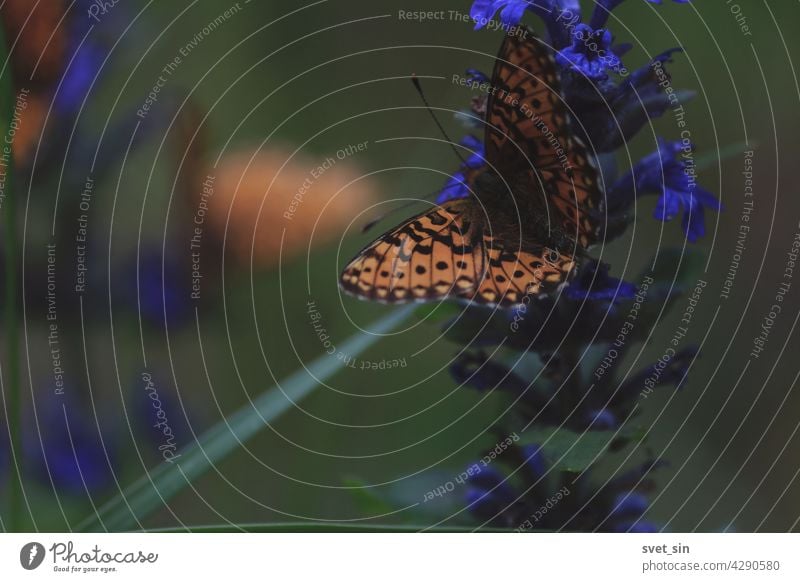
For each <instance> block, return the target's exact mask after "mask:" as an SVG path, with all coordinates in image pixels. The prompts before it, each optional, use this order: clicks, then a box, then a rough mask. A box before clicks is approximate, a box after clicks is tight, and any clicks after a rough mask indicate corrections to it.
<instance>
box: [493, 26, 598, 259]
mask: <svg viewBox="0 0 800 582" xmlns="http://www.w3.org/2000/svg"><path fill="white" fill-rule="evenodd" d="M492 87H493V91H492V93H491V94H490V96H489V100H488V103H487V110H486V122H487V126H486V138H485V144H486V159H487V160H488V162H489V164H490V165H492V166H494V167H495V168H496V169H497V171H498V172H499V173H500V174H502V175H504V176H506V177H511V176H514V175H518V174H520V173H527V174H528V180H529V181H530V182H531V183H537V182H538V181H541V182H542V183H543V184H544V186H545V191H546V192H547V194H548V196H549V198H550V202H551V205H552V207H553V208H554V209H555V210H556V211H557V212H558V214H559V215H560V216H561V217H562V218H563V219H565V220H566V224H565V225H564V230H565V231H567V232H570V233H575V238H576V239H577V240H578V242H580V243H581V245H582V246H584V247H585V246H588V245H590V244H592V243H594V242H596V241H597V239H598V237H599V235H600V233H601V228H600V226H601V225H600V223H599V220H598V215H599V213H600V212H599V211H600V209H601V206H602V189H601V188H600V184H599V176H598V173H597V169H596V168H595V166H594V165H593V163H592V160H591V158H590V156H589V154H588V150H587V148H586V146H585V144H584V143H583V142H582V141H581V140H580V139H578V138H577V137H575V136H574V134H573V131H572V128H571V127H570V116H569V114H568V109H567V106H566V104H565V103H564V100H563V98H562V94H561V85H560V80H559V77H558V72H557V70H556V66H555V62H554V60H553V56H552V51H551V49H550V48H549V47H547V46H546V45H545V44H544V43H543V42H542V41H541V40H540V39H539V38H538V37H536V36H535V35H534V33H533V32H532V31H531V30H529V29H526V34H524V35H520V34H519V33H517V34H513V35H507V36H506V37H505V40H504V41H503V44H502V46H501V47H500V52H499V54H498V55H497V60H496V61H495V67H494V72H493V74H492Z"/></svg>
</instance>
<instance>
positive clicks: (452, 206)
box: [339, 200, 574, 306]
mask: <svg viewBox="0 0 800 582" xmlns="http://www.w3.org/2000/svg"><path fill="white" fill-rule="evenodd" d="M476 210H477V208H476V205H475V202H473V201H472V200H457V201H452V202H447V203H444V204H442V205H441V206H440V207H437V208H436V209H434V210H431V211H428V212H424V213H422V214H419V215H417V216H415V217H413V218H411V219H409V220H408V221H406V222H404V223H403V224H401V225H399V226H397V227H396V228H394V229H392V230H390V231H389V232H387V233H386V234H385V235H383V236H381V237H380V238H379V239H377V240H376V241H374V242H372V243H371V244H369V245H367V247H365V248H364V249H363V250H362V251H361V252H360V253H359V254H358V255H357V256H356V257H355V258H354V259H353V260H352V261H351V262H350V263H349V264H348V265H347V266H346V267H345V269H344V271H343V272H342V276H341V279H340V281H339V285H340V287H341V288H342V289H343V290H344V291H346V292H348V293H350V294H351V295H355V296H356V297H359V298H362V299H370V300H375V301H381V302H384V303H405V302H408V301H430V300H437V299H443V298H445V297H448V296H454V297H459V298H463V299H468V300H471V301H474V302H476V303H481V304H485V305H503V306H508V305H513V304H516V303H519V302H521V301H522V298H523V297H524V296H525V295H526V294H529V295H535V294H538V293H541V292H544V291H548V290H551V289H553V288H555V287H557V286H558V285H559V284H560V283H562V282H563V281H564V280H566V278H567V276H569V274H570V272H571V271H572V268H573V266H574V262H573V261H572V260H571V259H570V258H569V257H566V256H562V255H560V254H559V253H557V252H555V251H552V250H549V249H546V248H544V247H542V246H539V245H535V246H533V247H532V248H526V249H525V250H520V249H513V248H509V247H510V246H519V245H504V244H503V241H501V240H500V239H498V238H495V237H493V236H492V235H491V234H490V233H489V232H488V229H487V228H485V222H484V221H483V220H482V219H481V218H479V217H480V215H479V214H478V213H477V212H476ZM476 217H478V218H476Z"/></svg>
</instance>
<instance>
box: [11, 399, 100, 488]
mask: <svg viewBox="0 0 800 582" xmlns="http://www.w3.org/2000/svg"><path fill="white" fill-rule="evenodd" d="M74 390H75V387H74V386H67V387H66V388H65V395H64V396H60V397H59V396H53V395H51V394H48V395H47V396H46V397H42V398H40V399H39V403H38V405H37V408H36V419H35V422H32V423H30V425H31V427H36V430H38V432H33V431H31V432H29V433H28V434H27V435H26V439H25V450H26V456H27V457H28V458H29V459H30V460H31V461H32V462H33V470H34V474H35V476H36V477H38V478H39V480H40V481H42V483H44V484H46V485H48V486H50V485H51V484H52V487H53V488H54V489H55V490H56V491H57V492H58V493H67V494H71V495H81V494H87V493H88V494H95V493H99V492H102V491H103V490H105V489H107V488H108V487H109V486H111V485H112V484H113V483H114V476H113V471H114V463H115V457H116V455H115V450H116V446H115V440H114V438H113V437H111V436H110V435H109V434H108V433H106V432H101V431H100V429H98V424H97V423H98V422H99V420H98V419H97V418H95V417H94V416H92V415H91V414H88V413H87V410H89V409H90V408H89V406H88V405H87V404H85V403H83V402H80V401H79V400H78V399H77V398H75V397H72V396H68V394H70V393H72V392H73V391H74Z"/></svg>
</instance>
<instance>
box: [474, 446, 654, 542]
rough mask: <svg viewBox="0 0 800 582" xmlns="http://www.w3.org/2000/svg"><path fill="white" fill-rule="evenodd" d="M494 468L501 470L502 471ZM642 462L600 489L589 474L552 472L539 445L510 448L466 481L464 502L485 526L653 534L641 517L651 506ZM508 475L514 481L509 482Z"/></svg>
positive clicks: (647, 469)
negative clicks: (502, 468)
mask: <svg viewBox="0 0 800 582" xmlns="http://www.w3.org/2000/svg"><path fill="white" fill-rule="evenodd" d="M498 466H504V467H506V468H507V469H508V470H509V472H508V473H504V472H502V471H501V470H500V469H499V468H497V467H498ZM656 467H657V464H655V463H653V462H647V463H644V464H643V465H641V466H638V467H636V468H634V469H633V470H631V471H630V472H628V473H625V474H623V475H621V476H618V477H615V478H612V479H610V480H608V481H607V482H606V484H605V485H603V486H602V487H599V488H598V487H596V486H594V485H593V484H592V483H591V481H590V477H589V476H590V473H591V471H583V472H582V473H580V474H579V475H578V476H577V477H576V476H575V474H574V473H569V472H562V471H557V470H553V469H552V467H549V466H548V462H547V459H546V458H545V454H544V452H543V450H542V448H541V447H540V446H539V445H535V444H531V445H526V446H516V445H512V446H511V447H509V448H508V449H506V450H505V452H503V453H502V455H501V456H498V457H497V458H496V459H495V460H494V461H493V465H492V466H490V467H485V468H483V469H482V470H481V471H480V472H478V473H477V474H476V475H474V476H472V477H470V478H469V480H468V481H467V484H468V486H467V490H466V493H465V496H464V502H465V504H466V506H467V508H468V510H469V512H470V513H471V514H472V515H473V516H474V517H475V518H477V519H479V520H481V522H482V523H484V524H486V525H488V526H490V527H499V528H509V529H515V530H517V531H536V530H545V531H554V530H557V531H601V532H640V531H642V532H643V531H648V532H649V531H658V528H657V527H656V526H655V524H653V523H651V522H648V521H646V520H645V519H644V516H645V515H646V513H647V510H648V509H649V506H650V502H649V500H648V499H647V497H646V496H645V495H644V493H643V491H644V490H646V489H650V488H652V487H653V485H654V484H653V481H652V479H651V478H649V476H648V475H649V473H650V472H651V471H652V470H654V469H655V468H656ZM512 473H513V474H514V477H512V476H511V475H512Z"/></svg>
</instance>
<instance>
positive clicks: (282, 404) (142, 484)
mask: <svg viewBox="0 0 800 582" xmlns="http://www.w3.org/2000/svg"><path fill="white" fill-rule="evenodd" d="M415 307H416V306H414V305H410V306H406V307H404V308H402V309H398V310H396V311H393V312H392V313H390V314H389V315H387V316H386V317H384V318H383V319H381V320H379V321H378V322H376V323H375V324H374V325H373V326H372V327H371V329H370V330H368V331H367V332H366V333H359V334H357V335H354V336H351V337H350V338H349V339H348V340H347V341H345V342H344V343H343V344H342V351H343V352H344V353H348V354H353V355H354V356H355V355H358V354H360V353H361V352H363V351H364V350H365V349H367V348H368V347H369V346H371V345H372V344H374V343H375V342H377V341H378V340H380V339H381V337H382V336H383V334H386V333H388V332H389V331H391V330H392V329H394V328H395V327H396V326H397V325H399V324H400V323H402V322H403V321H404V320H405V319H407V318H408V317H409V316H410V315H411V313H412V312H413V310H414V308H415ZM343 367H344V361H343V360H342V359H340V358H335V357H330V356H329V355H327V354H325V355H323V356H321V357H320V358H318V359H316V360H314V361H313V362H311V363H310V364H308V365H306V366H304V367H303V369H302V370H298V371H297V372H295V373H294V374H292V375H291V376H289V377H288V378H286V379H285V380H284V381H282V382H280V383H278V384H277V385H276V386H273V387H272V388H270V389H268V390H267V391H265V392H264V393H262V394H261V395H260V396H258V397H256V398H255V399H253V400H252V401H251V402H250V403H249V404H247V405H245V406H243V407H242V408H240V409H239V410H238V411H236V412H235V413H233V414H232V415H230V416H228V417H227V418H225V419H224V420H223V421H221V422H219V423H217V424H216V425H215V426H213V427H212V428H210V429H209V430H208V431H206V432H205V433H204V434H203V435H201V436H200V438H199V439H198V440H197V442H195V443H193V444H192V445H190V446H189V447H187V448H186V449H185V450H184V451H183V452H182V453H181V456H180V457H179V458H177V459H176V460H175V461H174V462H172V463H166V462H165V463H162V464H160V465H158V466H157V467H156V468H155V469H154V470H152V471H150V472H149V473H147V474H145V475H144V476H143V477H141V478H140V479H138V480H137V481H135V482H134V483H133V484H132V485H130V486H129V487H128V488H127V489H125V490H124V491H123V492H122V493H121V494H119V495H117V496H115V497H114V498H113V499H111V500H110V501H109V502H108V503H106V504H104V505H103V506H102V507H101V508H100V509H99V510H98V512H97V513H96V514H95V515H92V516H89V517H88V518H86V519H85V520H84V521H83V522H82V523H80V524H79V525H78V528H77V529H78V531H101V530H108V531H122V530H129V529H132V528H136V527H137V526H139V527H141V520H142V519H144V518H145V517H147V516H148V515H150V514H151V513H152V512H153V511H155V510H157V509H159V508H161V507H163V506H164V505H165V504H166V503H167V502H168V501H169V500H170V499H172V498H173V497H174V496H175V495H177V494H178V493H180V492H181V491H182V490H183V489H185V488H186V487H188V486H189V485H190V484H191V483H192V482H193V481H195V480H196V479H197V478H198V477H200V476H201V475H203V474H204V473H205V472H206V471H208V470H209V469H210V468H211V467H213V466H215V465H216V464H217V463H219V462H220V461H222V460H223V459H225V458H226V457H227V456H229V455H230V454H231V453H233V452H235V451H237V450H238V449H239V447H240V445H242V444H243V443H245V442H246V441H247V440H249V439H250V438H252V437H253V436H254V435H255V434H257V433H258V432H259V431H260V430H261V429H263V428H265V427H266V426H268V425H269V423H271V422H273V421H275V419H277V418H278V417H280V416H281V415H282V414H284V413H285V412H288V411H289V410H291V409H292V408H293V406H294V404H295V403H296V402H298V401H300V400H301V399H303V398H305V397H306V396H308V395H309V394H310V393H311V392H313V391H314V390H315V389H316V388H317V386H319V385H320V383H321V382H324V381H325V380H327V379H328V378H330V377H331V376H333V375H334V374H335V373H336V372H338V371H339V370H340V369H341V368H343Z"/></svg>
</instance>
